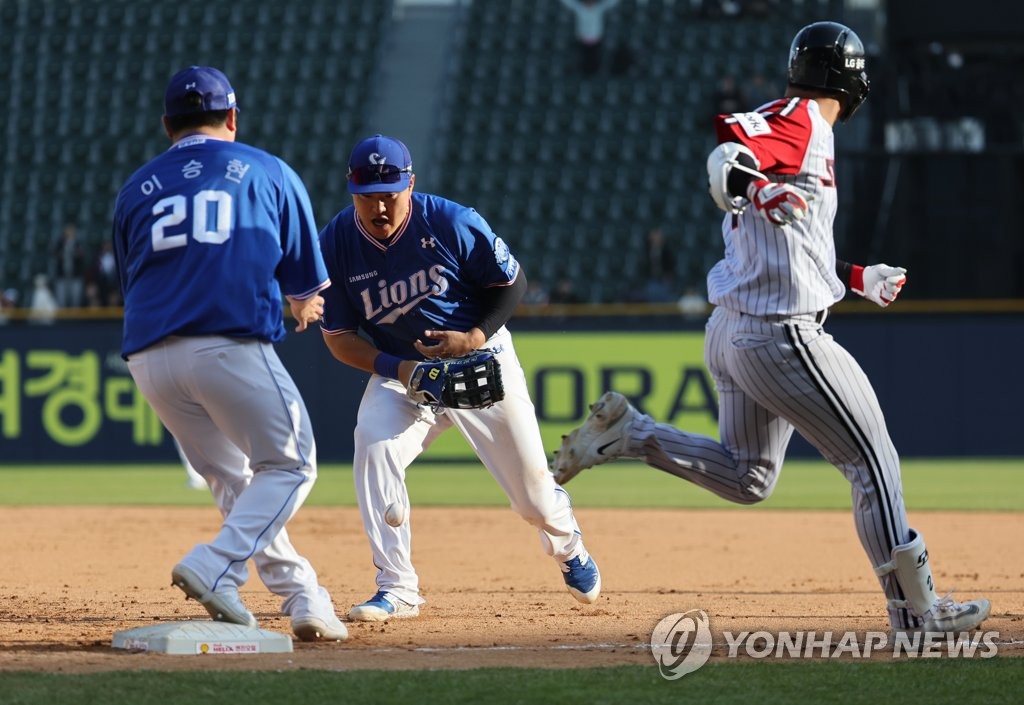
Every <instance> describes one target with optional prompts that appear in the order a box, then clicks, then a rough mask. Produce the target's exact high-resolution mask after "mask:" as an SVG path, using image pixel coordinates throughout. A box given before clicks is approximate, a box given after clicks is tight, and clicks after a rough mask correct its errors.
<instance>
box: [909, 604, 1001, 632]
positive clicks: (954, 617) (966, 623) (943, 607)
mask: <svg viewBox="0 0 1024 705" xmlns="http://www.w3.org/2000/svg"><path fill="white" fill-rule="evenodd" d="M991 612H992V603H991V602H990V601H989V600H985V599H981V600H971V601H969V602H957V601H956V600H954V599H953V598H952V597H950V596H949V595H946V596H945V597H940V598H939V599H938V600H936V601H935V606H934V607H932V609H931V612H929V613H928V617H927V619H926V620H925V623H924V625H923V626H922V627H920V629H919V630H918V631H922V632H969V631H972V630H974V629H977V628H978V627H980V626H981V623H982V622H984V621H985V620H986V619H988V616H989V614H990V613H991Z"/></svg>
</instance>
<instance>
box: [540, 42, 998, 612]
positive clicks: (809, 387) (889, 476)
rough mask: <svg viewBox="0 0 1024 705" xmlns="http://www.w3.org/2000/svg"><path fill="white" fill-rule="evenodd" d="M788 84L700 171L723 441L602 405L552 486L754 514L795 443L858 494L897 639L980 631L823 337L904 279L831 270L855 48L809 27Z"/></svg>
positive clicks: (863, 531)
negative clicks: (687, 497) (838, 150)
mask: <svg viewBox="0 0 1024 705" xmlns="http://www.w3.org/2000/svg"><path fill="white" fill-rule="evenodd" d="M788 84H789V85H788V90H787V91H786V94H785V97H784V98H782V99H780V100H776V101H774V102H770V103H767V104H766V105H763V106H761V107H760V108H758V109H757V110H756V111H754V112H749V113H738V114H732V115H720V116H718V118H717V120H716V128H717V132H718V139H719V142H720V144H719V145H718V147H717V148H716V149H715V150H714V151H712V153H711V155H710V156H709V157H708V160H707V167H708V178H709V185H710V192H711V196H712V198H713V199H714V201H715V203H716V204H717V205H718V207H719V208H721V209H722V210H724V211H726V216H725V217H724V219H723V222H722V235H723V238H724V240H725V257H724V258H723V259H722V260H721V261H719V262H718V263H717V264H716V265H715V266H714V267H713V268H712V270H711V272H710V274H709V275H708V292H709V300H710V302H711V303H712V304H714V305H715V306H716V308H715V310H714V312H713V313H712V315H711V317H710V319H709V321H708V324H707V331H706V337H705V348H704V354H705V362H706V364H707V366H708V369H709V370H710V371H711V374H712V376H713V377H714V380H715V385H716V387H717V389H718V393H719V397H720V403H721V412H720V415H719V432H720V434H721V442H717V441H715V440H713V439H711V438H707V437H704V436H699V435H696V434H693V433H687V432H686V431H682V430H680V429H677V428H674V427H672V426H669V425H667V424H660V423H656V422H655V421H654V420H653V419H652V418H651V417H650V416H648V415H646V414H643V413H641V412H639V411H638V410H637V409H635V408H634V407H633V406H632V405H631V404H630V403H629V402H628V401H627V400H626V398H625V397H623V396H622V395H621V394H618V393H616V392H607V393H606V394H604V396H602V397H601V398H600V399H599V400H598V401H597V403H596V404H594V405H593V406H592V407H591V414H590V416H589V417H588V419H587V420H586V422H585V423H584V424H583V426H582V427H581V428H579V429H577V430H575V431H573V432H572V433H570V434H569V435H568V436H567V437H566V438H565V439H564V440H563V442H562V445H561V448H560V449H559V450H558V451H557V452H556V454H555V460H554V472H555V475H556V480H557V481H558V482H559V484H564V483H566V482H568V481H569V480H571V479H572V478H573V477H574V476H575V475H576V474H577V473H578V472H580V471H581V470H583V469H584V468H587V467H591V466H593V465H599V464H601V463H605V462H608V461H609V460H612V459H613V458H618V457H634V458H641V459H643V460H644V461H645V462H646V463H647V464H649V465H651V466H652V467H655V468H658V469H659V470H664V471H665V472H668V473H670V474H672V475H676V476H677V477H681V478H683V479H685V480H689V481H690V482H693V483H694V484H697V485H700V486H701V487H704V488H706V489H708V490H710V491H712V492H714V493H715V494H717V495H719V496H720V497H723V498H725V499H728V500H730V501H733V502H737V503H739V504H753V503H755V502H760V501H761V500H763V499H765V498H767V497H768V496H769V495H770V494H771V493H772V490H773V489H774V487H775V483H776V481H777V480H778V478H779V472H780V471H781V469H782V463H783V460H784V456H785V452H786V447H787V445H788V444H789V440H790V438H791V437H792V435H793V431H794V429H796V430H799V431H800V433H801V435H803V436H804V437H805V438H807V440H808V441H810V442H811V443H812V444H813V445H814V447H815V448H817V449H818V451H820V452H821V454H822V455H823V456H824V457H825V458H826V459H828V461H829V462H831V463H832V464H834V465H835V466H836V467H837V468H839V470H840V471H841V472H842V473H843V475H844V476H845V477H846V479H847V480H849V482H850V485H851V486H852V489H853V509H854V521H855V524H856V527H857V534H858V536H859V537H860V541H861V544H862V545H863V546H864V550H865V551H866V552H867V554H868V557H869V558H870V560H871V564H872V566H873V567H874V570H875V573H876V574H877V576H878V578H879V580H880V582H881V586H882V589H883V590H884V592H885V595H886V597H887V598H888V612H889V621H890V624H891V626H892V628H893V629H895V630H913V629H923V630H926V631H938V632H948V631H966V630H971V629H975V628H977V627H978V626H979V625H980V624H981V622H982V621H983V620H984V619H985V618H986V617H987V616H988V614H989V611H990V603H989V601H988V600H984V599H982V600H974V601H971V602H965V603H958V602H956V601H954V600H953V599H951V598H950V597H949V596H946V597H942V598H940V597H938V596H937V595H936V593H935V591H934V588H933V582H932V574H931V569H930V567H929V565H928V551H927V550H926V548H925V544H924V539H923V538H922V536H921V535H920V534H919V533H918V532H916V531H914V529H912V528H910V527H909V526H908V525H907V517H906V509H905V507H904V503H903V489H902V486H901V480H900V464H899V458H898V456H897V454H896V449H895V448H894V447H893V444H892V441H891V440H890V438H889V434H888V432H887V430H886V426H885V421H884V419H883V417H882V412H881V409H880V408H879V405H878V400H877V398H876V396H875V393H874V390H873V389H872V387H871V384H870V382H869V381H868V379H867V377H866V376H865V374H864V372H863V371H862V370H861V368H860V367H859V366H858V364H857V362H856V361H855V360H854V359H853V358H852V357H851V356H850V354H849V353H847V351H846V350H844V349H843V348H842V347H841V346H840V345H839V344H838V343H836V342H835V341H834V340H833V339H832V337H831V336H830V335H828V334H827V333H825V331H824V330H823V328H822V324H823V323H824V321H825V318H826V315H827V310H828V308H829V307H830V306H831V305H833V304H834V303H836V302H837V301H839V300H840V299H841V298H843V296H844V294H845V292H846V287H847V286H848V287H850V288H851V289H853V290H854V291H855V292H857V293H858V294H860V295H861V296H863V297H865V298H867V299H869V300H871V301H874V302H875V303H876V304H878V305H880V306H883V307H884V306H886V305H888V304H889V303H891V302H892V300H893V299H895V298H896V295H897V294H898V293H899V291H900V288H901V287H902V285H903V282H904V280H905V270H903V269H899V268H894V267H889V266H887V265H884V264H878V265H873V266H870V267H863V268H862V267H859V266H852V265H849V264H846V263H843V262H837V261H836V256H835V249H834V248H835V245H834V241H833V235H832V221H833V217H834V216H835V212H836V184H835V172H834V170H833V163H834V159H835V154H834V150H833V142H832V128H833V125H834V124H835V123H836V122H837V121H839V122H842V121H844V120H847V119H849V118H850V117H851V116H852V115H853V114H854V113H855V112H856V111H857V108H858V107H859V106H860V104H861V103H862V102H863V100H864V99H865V98H866V97H867V94H868V85H869V84H868V77H867V73H866V71H865V56H864V47H863V45H862V44H861V41H860V39H859V38H858V37H857V35H856V34H855V33H854V32H853V31H852V30H850V29H849V28H848V27H845V26H843V25H841V24H836V23H834V22H818V23H815V24H811V25H809V26H807V27H804V28H803V29H801V30H800V31H799V32H798V33H797V35H796V37H795V38H794V40H793V43H792V47H791V50H790V58H789V80H788ZM844 285H845V286H844Z"/></svg>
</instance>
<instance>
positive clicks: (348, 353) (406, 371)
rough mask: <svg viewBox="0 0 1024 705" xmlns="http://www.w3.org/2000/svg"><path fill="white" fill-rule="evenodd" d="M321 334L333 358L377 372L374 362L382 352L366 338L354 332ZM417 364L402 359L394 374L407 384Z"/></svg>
mask: <svg viewBox="0 0 1024 705" xmlns="http://www.w3.org/2000/svg"><path fill="white" fill-rule="evenodd" d="M323 336H324V343H325V344H326V345H327V349H328V350H330V351H331V355H333V356H334V359H336V360H338V361H339V362H343V363H345V364H346V365H348V366H349V367H354V368H356V369H357V370H362V371H363V372H377V369H376V368H375V367H374V362H375V361H376V360H377V356H378V355H381V354H382V353H381V351H380V350H378V349H377V348H376V347H375V346H374V345H373V344H372V343H370V342H369V341H368V340H366V339H365V338H363V337H362V336H360V335H359V334H357V333H354V332H345V333H338V334H336V335H330V334H329V333H324V334H323ZM417 364H418V362H417V361H416V360H402V361H401V362H400V363H399V364H398V374H397V376H396V378H397V379H398V381H399V382H401V383H402V384H404V385H406V386H408V384H409V378H410V377H412V373H413V370H415V369H416V365H417Z"/></svg>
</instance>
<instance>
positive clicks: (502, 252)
mask: <svg viewBox="0 0 1024 705" xmlns="http://www.w3.org/2000/svg"><path fill="white" fill-rule="evenodd" d="M510 256H511V254H510V253H509V251H508V245H506V244H505V241H504V240H502V239H501V238H500V237H499V238H496V239H495V240H494V259H495V261H497V263H498V264H500V265H501V267H502V269H504V267H505V263H506V262H508V258H509V257H510Z"/></svg>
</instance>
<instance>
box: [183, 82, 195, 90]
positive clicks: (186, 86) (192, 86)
mask: <svg viewBox="0 0 1024 705" xmlns="http://www.w3.org/2000/svg"><path fill="white" fill-rule="evenodd" d="M195 87H196V82H195V81H192V83H186V84H185V90H186V91H190V90H192V89H193V88H195Z"/></svg>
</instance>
